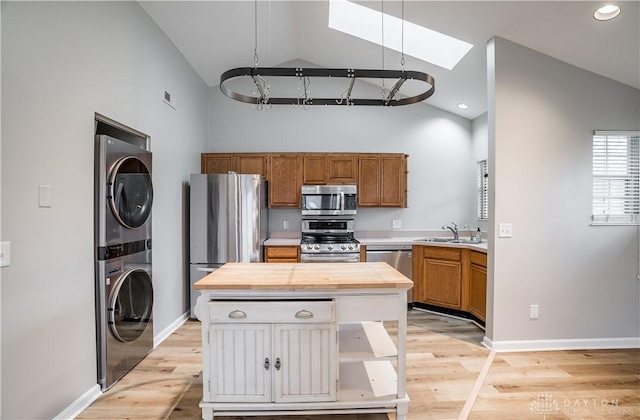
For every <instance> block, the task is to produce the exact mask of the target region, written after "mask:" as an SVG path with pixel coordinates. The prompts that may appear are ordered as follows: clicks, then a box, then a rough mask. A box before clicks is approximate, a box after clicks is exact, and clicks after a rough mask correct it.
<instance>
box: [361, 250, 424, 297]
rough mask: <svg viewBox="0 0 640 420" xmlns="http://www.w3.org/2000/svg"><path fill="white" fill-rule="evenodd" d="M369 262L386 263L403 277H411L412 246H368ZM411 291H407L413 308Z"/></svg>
mask: <svg viewBox="0 0 640 420" xmlns="http://www.w3.org/2000/svg"><path fill="white" fill-rule="evenodd" d="M366 249H367V250H366V254H367V262H386V263H387V264H389V265H390V266H391V267H393V268H395V269H396V270H398V271H399V272H400V273H401V274H402V275H404V276H405V277H407V278H408V279H409V280H412V281H413V278H412V277H411V267H412V265H411V245H367V248H366ZM411 290H412V289H409V290H408V291H407V302H408V303H409V306H413V299H412V296H411Z"/></svg>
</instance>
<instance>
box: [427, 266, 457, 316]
mask: <svg viewBox="0 0 640 420" xmlns="http://www.w3.org/2000/svg"><path fill="white" fill-rule="evenodd" d="M422 279H423V293H424V301H425V302H426V303H428V304H431V305H437V306H444V307H447V308H453V309H460V303H461V302H460V301H461V293H462V263H461V262H459V261H444V260H434V259H429V258H425V260H424V262H423V275H422Z"/></svg>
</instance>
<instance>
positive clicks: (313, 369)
mask: <svg viewBox="0 0 640 420" xmlns="http://www.w3.org/2000/svg"><path fill="white" fill-rule="evenodd" d="M336 334H337V332H336V324H335V323H313V324H276V325H274V353H273V355H274V357H275V359H274V368H275V370H274V380H275V389H274V394H275V395H274V400H275V402H304V401H307V402H308V401H335V400H336V388H337V383H336V381H337V363H336V360H337V345H336V341H337V336H336Z"/></svg>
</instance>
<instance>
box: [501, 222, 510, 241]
mask: <svg viewBox="0 0 640 420" xmlns="http://www.w3.org/2000/svg"><path fill="white" fill-rule="evenodd" d="M511 233H512V229H511V223H500V224H499V225H498V238H510V237H511Z"/></svg>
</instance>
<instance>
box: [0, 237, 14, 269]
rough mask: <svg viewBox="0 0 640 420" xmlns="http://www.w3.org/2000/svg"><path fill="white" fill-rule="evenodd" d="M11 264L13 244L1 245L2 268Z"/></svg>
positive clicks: (0, 258)
mask: <svg viewBox="0 0 640 420" xmlns="http://www.w3.org/2000/svg"><path fill="white" fill-rule="evenodd" d="M9 264H11V242H2V243H0V267H7V266H9Z"/></svg>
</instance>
